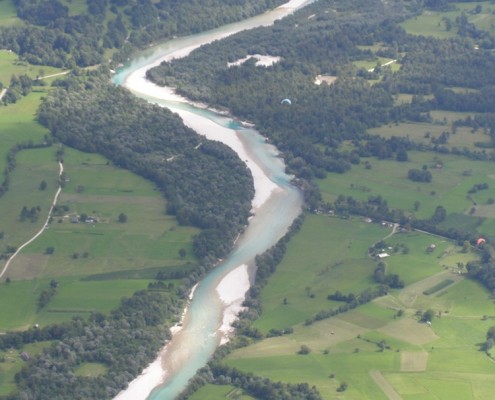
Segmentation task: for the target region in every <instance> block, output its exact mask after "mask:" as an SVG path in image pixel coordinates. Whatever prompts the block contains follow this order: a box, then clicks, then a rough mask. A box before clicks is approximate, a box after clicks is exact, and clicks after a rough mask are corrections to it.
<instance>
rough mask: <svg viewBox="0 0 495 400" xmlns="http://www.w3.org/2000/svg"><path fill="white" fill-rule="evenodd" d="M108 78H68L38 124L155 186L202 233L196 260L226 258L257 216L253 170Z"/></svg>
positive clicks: (197, 241) (172, 208) (43, 107)
mask: <svg viewBox="0 0 495 400" xmlns="http://www.w3.org/2000/svg"><path fill="white" fill-rule="evenodd" d="M107 79H108V77H105V76H103V77H102V76H98V75H95V76H83V77H82V78H80V79H78V78H69V79H68V80H67V81H65V83H64V85H65V86H66V87H65V88H60V89H58V90H54V91H53V92H52V93H51V94H50V96H49V97H48V98H47V99H46V101H44V102H43V104H42V105H41V107H40V109H39V111H38V120H39V121H40V123H41V124H43V125H45V126H46V127H47V128H49V129H50V131H51V132H52V134H53V136H54V137H55V138H56V139H57V140H59V141H60V142H62V143H64V144H65V145H68V146H71V147H74V148H76V149H78V150H82V151H86V152H98V153H100V154H102V155H104V156H105V157H107V158H108V159H109V160H111V161H112V162H113V163H115V164H116V165H118V166H120V167H122V168H126V169H129V170H131V171H133V172H135V173H136V174H138V175H141V176H143V177H145V178H147V179H150V180H151V181H153V182H155V183H156V185H157V186H158V188H160V190H163V192H164V194H165V197H166V198H167V210H166V211H167V212H168V213H170V214H173V215H175V216H176V217H177V220H178V221H179V223H181V224H184V225H194V226H196V227H198V228H201V229H202V232H201V233H200V234H199V235H197V237H196V238H195V240H194V250H195V254H196V256H197V257H199V258H205V257H208V256H209V259H210V261H212V260H215V259H217V258H220V257H223V256H224V255H225V254H226V253H227V252H228V251H229V250H230V248H231V245H232V243H233V241H234V238H235V237H236V236H237V234H238V233H239V231H240V230H241V228H242V227H243V226H244V225H245V224H246V223H247V218H248V217H249V214H250V209H251V199H252V197H253V195H254V188H253V180H252V176H251V173H250V172H249V170H248V169H247V167H246V165H245V164H244V163H243V162H242V161H241V160H239V158H238V157H237V155H236V153H235V152H234V151H233V150H231V149H230V148H228V147H227V146H225V145H223V144H221V143H219V142H213V141H208V140H206V139H204V138H202V137H201V136H199V135H198V134H196V133H195V132H194V131H193V130H192V129H189V128H187V127H185V126H184V125H183V123H182V121H181V120H180V118H179V117H178V116H177V115H175V114H173V113H172V112H171V111H169V110H168V109H165V108H163V107H159V106H156V105H151V104H149V103H147V102H146V101H144V100H140V99H137V98H136V97H135V96H133V95H132V94H130V93H129V92H128V91H127V90H125V89H123V88H120V87H115V86H113V85H111V84H109V83H108V82H107ZM164 211H165V210H164Z"/></svg>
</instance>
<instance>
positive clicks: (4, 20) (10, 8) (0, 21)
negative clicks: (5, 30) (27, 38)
mask: <svg viewBox="0 0 495 400" xmlns="http://www.w3.org/2000/svg"><path fill="white" fill-rule="evenodd" d="M19 22H20V20H19V19H18V18H17V13H16V10H15V6H14V2H13V1H12V0H3V1H0V25H1V26H10V25H14V24H16V23H19Z"/></svg>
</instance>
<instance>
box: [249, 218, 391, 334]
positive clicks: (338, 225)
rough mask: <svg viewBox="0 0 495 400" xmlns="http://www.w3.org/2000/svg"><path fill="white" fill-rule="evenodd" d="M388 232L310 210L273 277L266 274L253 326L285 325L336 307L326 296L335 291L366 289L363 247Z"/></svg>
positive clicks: (370, 267) (369, 265) (367, 276)
mask: <svg viewBox="0 0 495 400" xmlns="http://www.w3.org/2000/svg"><path fill="white" fill-rule="evenodd" d="M388 233H389V230H388V229H384V228H382V227H380V226H378V225H376V224H366V223H364V222H353V223H349V222H348V221H345V220H341V219H338V218H331V217H318V216H314V215H308V216H307V219H306V221H305V223H304V226H303V228H302V232H301V234H298V235H297V236H296V237H294V239H293V240H292V241H291V245H290V247H289V248H288V251H287V253H286V256H285V257H284V260H283V261H282V263H281V264H280V265H279V266H278V267H277V279H276V280H273V279H270V280H269V285H268V287H267V288H266V289H265V290H264V291H263V296H262V301H263V309H264V313H263V316H262V317H261V318H260V319H259V320H258V321H256V322H255V326H256V327H258V328H260V329H261V330H262V331H265V332H266V331H268V330H269V329H271V328H278V329H283V328H286V327H289V326H292V325H295V324H298V323H301V322H303V321H304V320H305V319H306V318H307V317H309V316H311V315H312V314H314V313H316V312H318V311H320V310H321V309H322V308H323V309H327V308H333V307H335V306H338V305H339V303H337V302H333V301H328V300H326V297H327V295H329V294H332V293H334V292H335V291H336V290H340V291H342V292H344V293H349V292H353V293H355V294H358V293H359V292H361V291H362V290H364V289H365V288H366V287H368V286H369V284H370V282H371V281H370V271H372V270H373V268H374V264H375V263H374V261H373V260H372V259H371V258H369V257H368V256H367V249H368V247H369V246H370V245H372V244H373V243H374V242H377V241H378V240H380V239H381V238H382V237H384V236H385V235H387V234H388ZM310 295H314V297H311V296H310ZM284 298H286V299H287V304H283V301H284Z"/></svg>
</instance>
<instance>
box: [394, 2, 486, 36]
mask: <svg viewBox="0 0 495 400" xmlns="http://www.w3.org/2000/svg"><path fill="white" fill-rule="evenodd" d="M449 5H452V6H453V7H454V10H452V11H445V12H438V11H430V10H426V11H423V13H422V14H421V15H419V16H416V17H413V18H410V19H408V20H405V21H404V22H402V23H401V26H402V27H403V28H404V29H405V30H406V31H407V32H408V33H410V34H413V35H424V36H435V37H437V38H439V39H446V38H450V37H454V36H456V34H457V27H456V25H455V21H456V18H457V17H459V16H460V15H461V13H462V12H465V13H466V14H467V16H468V21H469V22H470V23H473V24H474V25H476V27H478V28H479V29H484V30H487V31H489V32H493V30H494V28H493V23H494V21H495V16H494V15H493V13H492V11H493V10H494V9H495V7H494V6H493V4H492V2H490V1H481V2H466V3H462V2H458V3H452V4H449ZM477 5H481V7H482V9H481V12H480V13H479V14H475V13H473V14H470V13H469V11H470V10H474V9H475V8H476V6H477ZM444 18H448V19H450V20H451V22H452V28H451V29H450V30H447V29H446V25H445V21H444Z"/></svg>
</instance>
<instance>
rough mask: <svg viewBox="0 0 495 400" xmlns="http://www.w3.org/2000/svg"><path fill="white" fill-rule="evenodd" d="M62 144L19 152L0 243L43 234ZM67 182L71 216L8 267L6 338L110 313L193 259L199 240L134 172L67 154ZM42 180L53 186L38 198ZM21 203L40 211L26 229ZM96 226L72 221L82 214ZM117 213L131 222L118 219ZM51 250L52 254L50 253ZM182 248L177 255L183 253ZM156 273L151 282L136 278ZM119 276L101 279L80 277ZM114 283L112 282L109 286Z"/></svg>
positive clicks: (0, 297) (2, 313)
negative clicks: (10, 332) (52, 286)
mask: <svg viewBox="0 0 495 400" xmlns="http://www.w3.org/2000/svg"><path fill="white" fill-rule="evenodd" d="M56 148H57V147H56V146H52V147H50V148H43V149H35V150H23V151H21V152H19V153H18V157H17V165H16V168H15V170H14V173H13V174H12V183H11V189H10V190H9V191H8V192H7V194H6V195H5V196H3V198H2V199H0V203H1V204H2V207H0V210H1V212H0V220H1V221H2V229H4V238H3V239H1V240H0V245H2V246H7V245H15V246H18V245H20V244H21V243H23V242H24V241H25V240H27V239H28V238H30V237H31V236H32V235H33V234H34V233H35V232H37V231H38V230H39V229H41V228H42V227H43V224H44V221H45V219H46V215H47V212H48V208H49V205H50V203H51V201H52V199H53V195H54V193H55V191H56V189H57V187H58V182H57V177H58V164H57V163H56V161H55V150H56ZM64 169H65V172H66V179H67V182H66V184H65V187H64V189H63V191H62V194H61V196H60V199H59V203H58V204H60V205H61V206H65V207H66V209H67V211H63V212H61V213H60V215H57V216H55V217H54V218H53V220H52V222H51V223H50V224H49V226H48V228H47V229H45V230H44V232H43V234H42V235H41V236H40V237H39V238H38V239H37V240H36V241H34V242H33V243H31V244H30V245H29V246H27V247H26V248H25V249H23V251H22V252H21V253H20V254H19V255H18V257H17V258H16V259H15V260H14V261H13V262H12V263H11V265H10V266H9V270H8V271H7V273H6V275H5V276H4V278H5V277H9V278H10V279H12V282H11V283H10V284H6V283H5V282H3V283H2V284H1V285H0V330H7V329H20V328H25V327H27V326H30V325H32V324H34V323H38V324H40V325H41V324H43V325H44V324H47V323H52V322H60V321H63V320H66V319H70V318H71V317H72V316H75V315H80V316H88V315H89V313H90V312H93V311H100V312H109V311H110V310H112V309H114V308H116V307H117V306H118V304H119V301H120V299H121V298H122V297H123V296H130V295H131V294H132V293H133V292H135V291H136V290H140V289H144V288H146V287H147V285H148V283H149V282H150V280H151V279H153V277H154V276H155V275H156V272H153V271H155V270H156V269H157V268H158V267H160V268H162V269H169V268H173V269H183V268H187V266H188V265H189V263H191V262H193V261H194V257H193V255H192V237H193V236H194V235H195V234H196V233H197V232H198V230H197V229H194V228H191V227H181V226H179V225H178V224H177V222H176V220H175V219H174V218H173V217H171V216H167V215H166V214H165V207H166V202H165V199H164V197H163V194H162V193H161V192H160V191H158V190H157V189H156V188H155V186H154V185H153V184H152V183H151V182H149V181H146V180H145V179H142V178H140V177H138V176H136V175H134V174H132V173H130V172H129V171H126V170H123V169H120V168H117V167H114V166H112V165H110V163H108V161H107V160H106V159H104V158H103V157H101V156H98V155H96V154H85V153H82V152H78V151H75V150H72V149H65V154H64ZM41 180H45V181H46V182H47V187H46V189H45V190H43V191H41V190H39V184H40V181H41ZM23 205H26V206H27V207H28V208H30V207H31V206H37V205H40V207H41V212H40V217H39V219H38V221H36V222H28V221H26V222H21V221H19V214H20V211H21V208H22V207H23ZM83 213H85V214H87V215H88V216H91V217H94V218H95V219H96V220H97V221H98V222H94V223H82V222H78V223H74V222H72V217H76V218H77V216H79V215H81V214H83ZM120 213H124V214H125V215H126V216H127V221H126V222H125V223H120V222H119V221H118V216H119V214H120ZM50 247H52V248H53V249H54V251H53V254H47V248H50ZM181 248H183V249H185V250H186V256H185V257H180V255H179V250H180V249H181ZM147 269H150V271H152V272H151V273H150V274H148V273H145V275H146V277H145V278H140V272H139V271H146V270H147ZM126 270H128V271H132V274H131V275H132V276H126V277H125V278H129V277H132V278H133V279H122V276H121V275H119V273H120V272H122V271H126ZM111 272H114V273H116V275H114V276H110V277H108V276H106V279H105V280H95V278H92V279H89V280H88V279H83V278H86V277H88V276H90V275H91V276H94V275H98V274H107V273H111ZM112 278H113V279H112ZM51 279H55V280H57V282H59V288H58V289H57V294H56V295H55V296H54V297H53V299H52V300H51V302H50V303H49V304H48V305H47V306H46V307H45V308H44V309H43V310H41V311H38V309H37V301H38V298H39V295H40V293H41V292H42V291H43V290H44V289H47V288H48V287H49V281H50V280H51Z"/></svg>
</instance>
